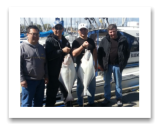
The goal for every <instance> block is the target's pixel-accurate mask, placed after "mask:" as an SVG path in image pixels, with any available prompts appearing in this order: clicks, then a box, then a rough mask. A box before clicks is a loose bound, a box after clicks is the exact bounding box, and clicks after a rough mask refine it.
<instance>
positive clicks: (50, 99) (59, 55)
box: [45, 20, 72, 107]
mask: <svg viewBox="0 0 161 130" xmlns="http://www.w3.org/2000/svg"><path fill="white" fill-rule="evenodd" d="M52 30H53V34H50V35H49V36H48V37H47V40H46V43H45V50H46V57H47V65H48V76H49V82H48V84H47V92H46V96H47V97H46V107H53V106H54V105H55V103H56V96H57V92H58V88H59V87H60V90H61V92H62V93H63V95H64V98H66V97H67V94H68V92H67V91H66V89H65V88H64V87H63V86H62V84H61V83H60V82H59V80H58V77H59V73H60V69H61V65H62V62H63V60H64V56H65V55H66V54H68V53H70V44H69V42H68V40H67V39H66V38H65V37H64V36H63V35H62V32H63V31H64V28H63V26H62V23H61V22H60V21H58V20H57V21H55V22H54V25H53V28H52ZM65 106H72V104H71V102H67V103H65Z"/></svg>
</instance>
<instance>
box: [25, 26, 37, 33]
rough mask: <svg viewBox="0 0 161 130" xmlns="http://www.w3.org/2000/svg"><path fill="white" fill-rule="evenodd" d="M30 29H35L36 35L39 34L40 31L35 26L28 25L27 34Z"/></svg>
mask: <svg viewBox="0 0 161 130" xmlns="http://www.w3.org/2000/svg"><path fill="white" fill-rule="evenodd" d="M30 29H36V30H37V31H38V33H39V32H40V31H39V28H38V27H37V26H35V25H29V26H28V27H27V33H29V32H30Z"/></svg>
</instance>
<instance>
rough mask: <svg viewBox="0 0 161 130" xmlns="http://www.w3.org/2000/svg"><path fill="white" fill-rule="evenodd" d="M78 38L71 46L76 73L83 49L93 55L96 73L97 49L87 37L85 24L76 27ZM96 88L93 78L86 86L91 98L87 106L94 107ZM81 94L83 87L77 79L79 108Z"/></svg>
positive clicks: (81, 103)
mask: <svg viewBox="0 0 161 130" xmlns="http://www.w3.org/2000/svg"><path fill="white" fill-rule="evenodd" d="M78 33H79V36H80V37H79V38H77V39H75V40H74V41H73V44H72V55H73V57H75V60H76V64H77V67H76V71H78V68H79V65H80V63H81V59H82V57H83V54H84V53H85V49H88V50H90V51H91V53H92V54H93V59H94V62H95V71H97V49H96V45H95V43H94V41H93V40H92V39H91V38H88V37H87V34H88V27H87V25H86V24H85V23H80V24H79V26H78ZM95 88H96V80H95V77H94V78H93V80H92V81H91V83H90V84H89V86H88V90H89V92H90V93H91V97H88V106H94V94H95ZM82 92H83V85H82V83H81V80H80V79H79V78H77V97H78V104H79V106H80V107H81V106H83V97H82V96H81V94H82Z"/></svg>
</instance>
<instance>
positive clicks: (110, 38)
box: [97, 24, 130, 106]
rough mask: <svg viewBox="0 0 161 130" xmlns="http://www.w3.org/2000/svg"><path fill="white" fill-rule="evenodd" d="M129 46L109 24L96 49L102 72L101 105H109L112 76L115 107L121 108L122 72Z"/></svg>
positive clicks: (113, 26)
mask: <svg viewBox="0 0 161 130" xmlns="http://www.w3.org/2000/svg"><path fill="white" fill-rule="evenodd" d="M129 54H130V51H129V46H128V42H127V39H126V38H125V37H124V36H122V35H121V34H120V33H119V32H117V26H116V25H115V24H110V25H109V26H108V34H107V36H106V37H105V38H103V39H102V41H101V42H100V45H99V48H98V55H97V56H98V64H99V67H100V69H101V70H102V71H104V80H105V84H104V96H105V99H104V101H103V102H102V105H107V104H109V103H110V98H111V86H110V81H111V74H112V73H113V75H114V80H115V83H116V89H115V94H116V98H117V105H118V106H122V86H121V82H122V71H123V69H124V68H125V66H126V64H127V61H128V58H129Z"/></svg>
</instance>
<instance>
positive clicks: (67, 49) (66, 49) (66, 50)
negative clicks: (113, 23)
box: [62, 47, 70, 53]
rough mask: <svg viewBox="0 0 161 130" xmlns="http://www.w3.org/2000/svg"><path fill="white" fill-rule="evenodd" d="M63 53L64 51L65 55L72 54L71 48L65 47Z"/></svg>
mask: <svg viewBox="0 0 161 130" xmlns="http://www.w3.org/2000/svg"><path fill="white" fill-rule="evenodd" d="M62 51H63V52H64V53H69V52H70V48H69V47H64V48H63V49H62Z"/></svg>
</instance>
